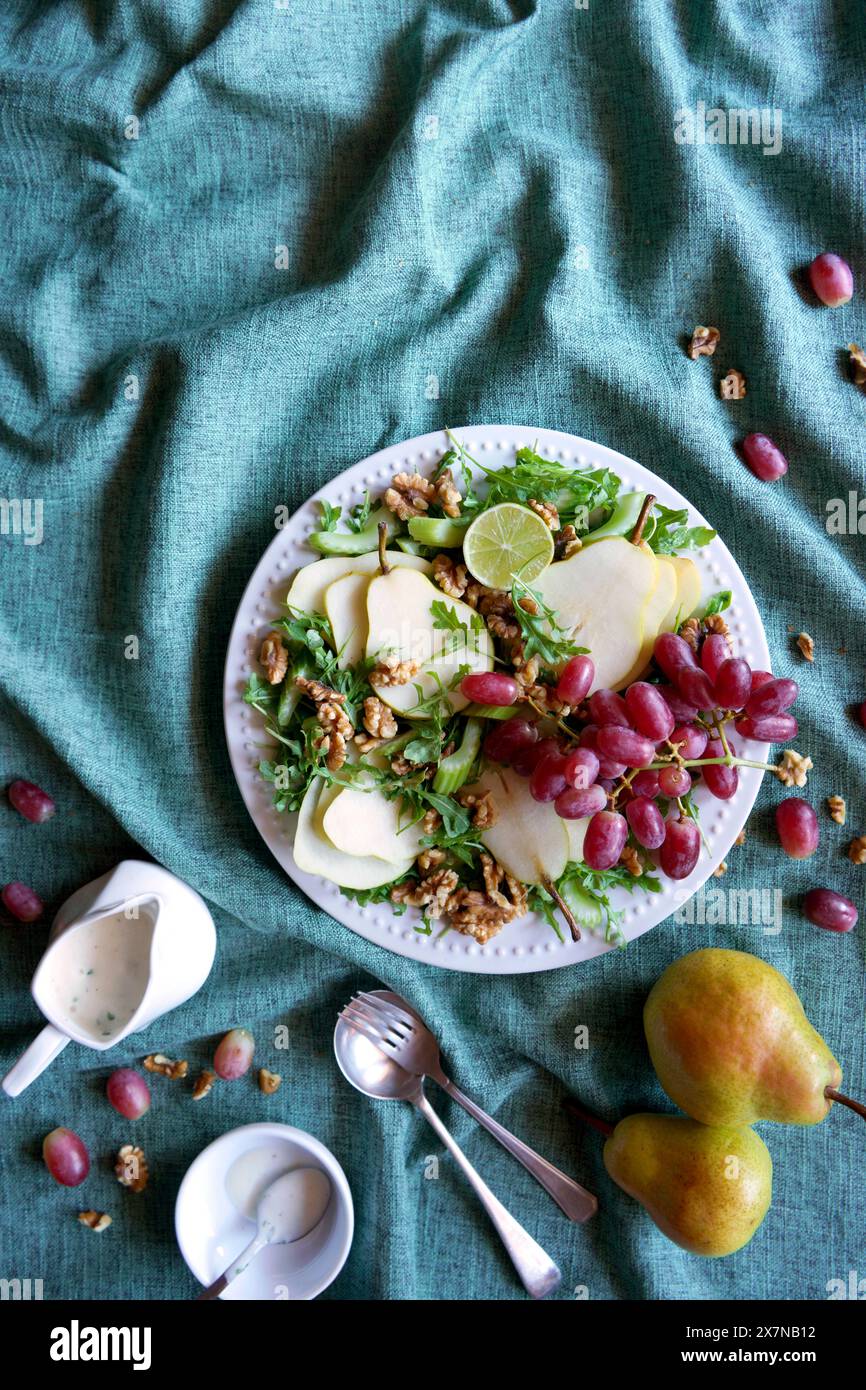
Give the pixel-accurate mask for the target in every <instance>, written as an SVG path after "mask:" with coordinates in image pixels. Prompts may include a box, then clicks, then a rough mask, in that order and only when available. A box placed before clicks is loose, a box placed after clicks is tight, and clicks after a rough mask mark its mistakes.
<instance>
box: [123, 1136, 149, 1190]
mask: <svg viewBox="0 0 866 1390" xmlns="http://www.w3.org/2000/svg"><path fill="white" fill-rule="evenodd" d="M114 1176H115V1177H116V1178H117V1181H118V1182H119V1183H120V1185H121V1187H128V1188H129V1190H130V1192H143V1191H144V1189H145V1188H146V1187H147V1180H148V1178H149V1176H150V1173H149V1170H148V1167H147V1159H146V1158H145V1156H144V1150H143V1149H140V1148H139V1147H138V1145H137V1144H124V1145H123V1147H122V1148H121V1149H120V1150H119V1151H118V1155H117V1159H116V1162H115V1164H114Z"/></svg>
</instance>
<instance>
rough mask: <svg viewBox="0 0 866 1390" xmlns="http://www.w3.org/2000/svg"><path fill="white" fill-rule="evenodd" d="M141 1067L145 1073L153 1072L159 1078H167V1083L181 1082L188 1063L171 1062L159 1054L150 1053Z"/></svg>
mask: <svg viewBox="0 0 866 1390" xmlns="http://www.w3.org/2000/svg"><path fill="white" fill-rule="evenodd" d="M142 1065H143V1066H144V1069H145V1071H154V1072H157V1073H158V1075H159V1076H167V1077H168V1079H169V1081H182V1080H183V1078H184V1077H185V1076H186V1074H187V1072H188V1071H189V1062H184V1061H179V1062H173V1061H172V1060H171V1058H170V1057H165V1056H164V1055H163V1054H162V1053H161V1052H152V1053H151V1054H150V1056H149V1057H145V1059H144V1062H143V1064H142Z"/></svg>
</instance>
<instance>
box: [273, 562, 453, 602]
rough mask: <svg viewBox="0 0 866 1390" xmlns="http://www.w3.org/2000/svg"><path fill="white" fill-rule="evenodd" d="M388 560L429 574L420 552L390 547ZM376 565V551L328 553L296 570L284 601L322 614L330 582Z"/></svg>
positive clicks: (367, 570) (426, 563)
mask: <svg viewBox="0 0 866 1390" xmlns="http://www.w3.org/2000/svg"><path fill="white" fill-rule="evenodd" d="M387 559H388V563H389V564H390V565H396V566H403V567H405V568H406V569H413V570H419V571H420V572H421V573H422V574H429V573H430V562H429V561H428V560H424V559H422V558H421V556H420V555H404V553H403V551H402V550H389V551H388V552H387ZM378 568H379V556H378V554H377V553H376V552H375V551H372V552H370V553H369V554H367V555H330V556H328V558H327V559H326V560H314V561H313V563H312V564H311V565H304V566H303V568H302V569H299V570H298V572H297V574H296V575H295V577H294V579H293V580H292V583H291V586H290V588H289V592H288V594H287V595H286V603H287V604H288V605H289V607H290V608H296V609H297V610H298V612H300V613H324V611H325V590H326V589H327V588H328V585H329V584H333V582H334V580H335V579H341V578H342V577H343V575H344V574H374V573H375V572H376V571H377V570H378Z"/></svg>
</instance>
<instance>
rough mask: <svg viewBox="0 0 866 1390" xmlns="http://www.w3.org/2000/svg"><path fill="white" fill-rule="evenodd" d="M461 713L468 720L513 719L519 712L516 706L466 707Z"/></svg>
mask: <svg viewBox="0 0 866 1390" xmlns="http://www.w3.org/2000/svg"><path fill="white" fill-rule="evenodd" d="M523 712H524V713H525V712H526V711H525V710H524V711H523ZM463 713H464V714H465V715H466V716H467V718H469V719H513V718H514V716H515V714H520V713H521V711H520V708H519V706H518V705H467V706H466V708H465V710H464V711H463Z"/></svg>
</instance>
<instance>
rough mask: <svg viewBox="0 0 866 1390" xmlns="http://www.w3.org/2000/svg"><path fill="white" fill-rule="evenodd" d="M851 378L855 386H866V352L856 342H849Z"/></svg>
mask: <svg viewBox="0 0 866 1390" xmlns="http://www.w3.org/2000/svg"><path fill="white" fill-rule="evenodd" d="M848 352H849V354H850V356H849V364H850V367H851V380H852V381H853V382H854V384H855V386H866V352H864V351H863V349H862V348H860V347H858V346H857V344H856V343H849V344H848Z"/></svg>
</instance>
